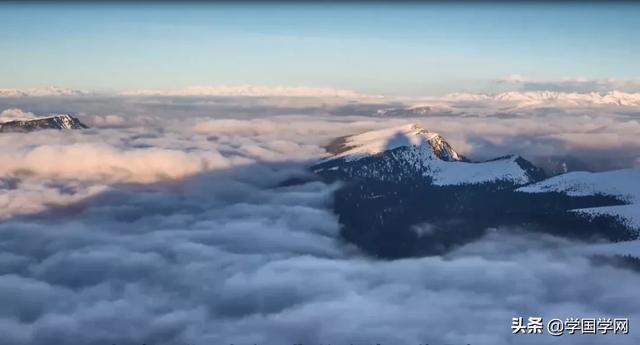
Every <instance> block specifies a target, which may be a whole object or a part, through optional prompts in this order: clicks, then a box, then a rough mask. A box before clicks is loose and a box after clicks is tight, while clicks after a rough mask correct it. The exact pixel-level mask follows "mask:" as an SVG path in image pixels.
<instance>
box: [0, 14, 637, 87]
mask: <svg viewBox="0 0 640 345" xmlns="http://www.w3.org/2000/svg"><path fill="white" fill-rule="evenodd" d="M638 18H640V5H636V4H632V3H619V4H615V5H607V4H604V3H603V4H596V3H587V4H575V3H574V4H562V5H553V4H545V3H528V4H519V5H507V4H500V3H495V4H490V3H485V4H475V5H473V4H469V3H456V4H453V5H446V4H444V3H437V2H436V3H426V4H418V3H405V4H400V5H393V4H391V3H388V4H385V3H373V4H365V3H348V4H337V3H332V4H321V3H316V4H307V5H295V4H292V3H280V4H278V3H270V4H269V3H265V4H256V3H241V4H239V5H233V4H225V3H216V4H203V3H192V4H185V5H177V4H174V5H167V4H165V5H158V4H153V3H144V2H142V3H138V4H135V5H130V4H125V3H111V4H104V5H98V4H90V5H82V4H79V3H65V4H58V5H53V4H52V5H43V4H35V3H34V4H27V5H16V4H7V3H0V22H1V23H2V30H0V76H1V77H0V78H1V79H0V87H38V86H47V85H56V86H62V87H69V88H80V89H88V90H99V91H115V90H130V89H141V88H160V89H175V88H181V87H186V86H190V85H217V84H255V85H266V86H269V85H285V86H322V87H337V88H348V89H354V90H357V91H360V92H368V93H382V94H392V95H393V94H403V95H423V94H424V95H432V94H442V93H447V92H453V91H484V92H491V91H493V90H495V88H496V87H497V86H496V85H495V84H494V83H492V80H495V79H499V78H503V77H506V76H508V75H511V74H519V75H524V76H527V77H529V78H533V79H537V80H544V81H548V80H557V79H561V78H586V79H602V78H619V79H637V78H639V77H640V63H639V62H638V61H640V20H638Z"/></svg>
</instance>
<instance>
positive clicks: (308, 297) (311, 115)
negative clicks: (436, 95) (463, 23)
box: [0, 96, 640, 345]
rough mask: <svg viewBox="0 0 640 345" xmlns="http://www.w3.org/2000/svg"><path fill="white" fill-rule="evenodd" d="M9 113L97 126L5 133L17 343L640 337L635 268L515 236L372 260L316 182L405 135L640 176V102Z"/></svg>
mask: <svg viewBox="0 0 640 345" xmlns="http://www.w3.org/2000/svg"><path fill="white" fill-rule="evenodd" d="M0 106H1V107H0V112H1V114H0V118H3V119H4V120H11V119H17V118H29V117H37V116H41V115H45V114H49V113H71V114H72V115H74V116H77V117H79V118H80V119H81V120H82V121H83V122H85V123H86V124H88V125H90V126H91V128H90V129H87V130H80V131H40V132H32V133H28V134H23V133H0V147H1V148H2V149H1V150H0V162H2V163H1V164H0V210H1V211H0V337H1V338H2V341H1V343H2V344H7V345H36V344H37V345H40V344H42V345H49V344H74V345H75V344H78V345H85V344H86V345H103V344H116V345H121V344H122V345H129V344H132V345H133V344H154V345H156V344H157V345H174V344H175V345H179V344H192V345H200V344H202V345H208V344H236V345H243V344H248V345H249V344H259V345H261V344H264V345H271V344H273V345H277V344H283V345H289V344H305V345H306V344H308V345H316V344H334V345H340V344H345V345H347V344H353V345H356V344H376V343H377V344H398V345H404V344H406V345H413V344H426V343H428V344H431V345H444V344H451V345H457V344H461V345H462V344H472V345H484V344H487V345H501V344H576V345H577V344H580V345H589V344H604V343H615V344H637V343H638V341H639V340H640V338H639V336H638V333H636V332H635V331H634V330H635V329H637V327H638V326H640V325H639V324H638V321H639V320H640V299H639V297H640V293H639V292H638V288H637V287H638V286H640V274H638V273H637V272H634V271H632V270H628V269H623V268H620V267H614V266H611V265H596V264H594V263H593V261H592V260H590V259H589V258H588V257H585V256H583V255H580V254H577V253H576V251H569V250H566V249H567V248H575V247H576V246H581V244H580V243H572V242H567V241H565V240H561V239H557V238H553V237H547V236H531V235H526V233H524V232H521V231H519V230H518V229H498V230H497V231H495V232H491V233H490V234H489V235H487V236H486V237H485V238H483V239H482V240H481V241H479V242H477V243H473V244H470V245H467V246H464V247H461V248H458V249H457V250H455V251H454V252H452V253H450V254H448V255H446V256H436V257H427V258H414V259H405V260H397V261H380V260H376V259H374V258H370V257H367V256H365V255H364V254H363V253H361V252H360V251H359V250H358V249H357V248H354V247H353V246H352V245H350V244H348V243H345V242H344V241H342V240H341V239H340V236H339V231H340V225H339V222H338V220H337V217H336V216H335V215H334V213H333V212H332V205H331V203H332V193H333V192H334V191H335V190H336V188H339V185H337V184H326V183H323V182H321V181H317V180H315V179H313V176H310V174H309V172H308V170H307V168H308V166H309V165H310V164H312V163H313V162H314V161H316V160H317V159H319V158H321V157H323V156H324V155H325V151H324V149H323V146H324V145H326V144H327V143H328V142H330V141H331V140H332V139H333V138H335V137H339V136H343V135H348V134H353V133H358V132H361V131H365V130H368V129H374V128H381V127H386V126H391V125H399V124H405V123H407V122H417V123H420V124H422V125H424V126H425V127H426V128H429V129H432V130H434V131H438V132H440V133H441V134H443V135H444V137H445V138H447V140H448V141H449V142H450V143H451V144H452V145H453V146H454V148H456V149H457V150H459V151H460V152H461V153H463V154H465V155H467V156H469V157H471V158H472V159H488V158H492V157H495V156H497V155H502V154H507V153H518V154H522V155H524V156H525V157H529V156H535V157H541V158H540V159H544V157H564V158H562V159H568V158H566V157H568V156H571V159H574V160H575V161H576V162H580V164H583V165H585V166H588V167H590V168H592V169H595V170H597V169H610V168H618V167H619V168H623V167H634V166H638V164H640V160H639V159H638V152H640V151H639V149H640V141H639V140H638V139H637V138H638V134H639V133H640V122H639V121H638V114H639V110H638V109H634V108H629V107H611V106H602V107H595V108H584V107H579V108H566V107H564V108H554V109H540V108H534V109H517V110H513V109H503V108H500V107H497V106H496V107H494V108H491V109H488V108H487V107H486V105H478V104H469V103H464V104H460V105H458V107H459V108H457V109H458V110H456V112H454V113H446V114H436V115H434V116H427V117H421V118H410V119H409V118H380V117H372V116H363V113H367V112H369V111H370V110H371V109H374V108H376V107H388V106H398V101H392V102H388V103H384V102H381V101H376V103H371V102H369V101H366V102H362V101H361V102H353V103H350V102H348V101H340V102H336V101H324V100H323V101H318V100H301V99H295V100H290V99H264V98H226V97H222V98H210V97H194V98H181V97H139V96H136V97H132V96H118V97H102V98H101V97H88V96H87V97H81V98H73V97H72V98H64V97H63V98H55V99H54V98H7V99H3V100H0ZM372 113H373V112H372ZM356 115H358V116H356ZM506 115H508V116H506ZM291 179H299V180H301V181H308V182H306V183H302V184H294V185H291V184H287V183H285V182H286V181H290V180H291ZM517 316H522V317H525V318H526V317H528V316H542V317H545V318H552V317H556V318H566V317H595V318H598V317H628V318H630V320H631V334H629V335H606V336H605V335H597V336H580V335H565V336H563V337H557V338H556V337H551V336H548V335H512V334H511V327H510V326H511V318H512V317H517Z"/></svg>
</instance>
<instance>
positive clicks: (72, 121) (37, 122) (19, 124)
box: [0, 114, 88, 132]
mask: <svg viewBox="0 0 640 345" xmlns="http://www.w3.org/2000/svg"><path fill="white" fill-rule="evenodd" d="M83 128H88V127H87V126H86V125H85V124H83V123H82V122H80V120H78V119H76V118H75V117H73V116H71V115H66V114H63V115H53V116H48V117H40V118H36V119H32V120H13V121H8V122H2V123H0V132H30V131H34V130H41V129H83Z"/></svg>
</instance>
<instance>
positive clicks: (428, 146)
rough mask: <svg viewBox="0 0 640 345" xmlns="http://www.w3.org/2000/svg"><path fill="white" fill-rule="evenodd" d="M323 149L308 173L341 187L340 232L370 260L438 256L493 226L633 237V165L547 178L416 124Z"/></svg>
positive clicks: (638, 215) (637, 175) (639, 173)
mask: <svg viewBox="0 0 640 345" xmlns="http://www.w3.org/2000/svg"><path fill="white" fill-rule="evenodd" d="M327 151H328V152H329V154H330V156H329V157H327V158H325V159H323V160H321V161H320V162H318V163H317V164H316V165H314V166H313V167H312V170H313V171H314V172H315V173H316V174H318V175H319V176H321V177H322V178H323V179H325V180H328V181H336V180H340V181H343V187H342V188H341V189H340V190H338V191H337V192H336V193H335V200H334V207H335V212H336V213H337V214H338V216H339V219H340V222H341V223H342V226H343V228H342V235H343V237H344V238H345V239H346V240H348V241H350V242H353V243H355V244H356V245H358V246H359V247H360V248H362V249H364V250H365V251H366V252H368V253H369V254H371V255H374V256H378V257H384V258H401V257H407V256H417V255H432V254H441V253H445V252H447V251H448V250H451V249H452V248H455V247H456V246H459V245H462V244H465V243H467V242H469V241H472V240H474V239H476V238H478V237H480V236H482V235H483V234H485V233H486V232H487V231H492V230H496V229H512V230H514V231H516V229H517V231H536V232H546V233H551V234H554V235H557V236H565V237H570V238H579V239H581V240H591V239H593V238H598V239H607V240H610V241H623V240H633V239H637V238H638V230H640V208H638V207H637V206H636V204H635V203H636V202H638V200H640V189H639V188H640V187H639V186H640V170H637V169H630V170H624V171H616V172H607V173H599V174H593V173H584V172H572V173H567V174H563V175H559V176H555V177H552V178H549V179H547V178H546V176H545V174H544V172H543V171H542V170H541V169H539V168H537V167H536V166H534V165H533V164H532V163H530V162H529V161H527V160H526V159H524V158H522V157H520V156H517V155H512V156H507V157H501V158H496V159H493V160H490V161H484V162H472V161H471V160H469V159H468V158H466V157H464V156H462V155H461V154H460V153H458V152H457V151H456V150H455V149H454V148H453V147H452V146H451V145H450V144H449V143H448V142H447V141H446V140H445V139H444V138H443V137H442V136H440V135H439V134H437V133H434V132H431V131H428V130H426V129H424V128H421V127H419V126H417V125H414V124H410V125H406V126H401V127H393V128H388V129H383V130H377V131H371V132H366V133H363V134H358V135H353V136H347V137H341V138H338V139H336V140H334V141H333V142H332V143H331V144H330V145H329V146H328V147H327ZM502 231H505V230H502Z"/></svg>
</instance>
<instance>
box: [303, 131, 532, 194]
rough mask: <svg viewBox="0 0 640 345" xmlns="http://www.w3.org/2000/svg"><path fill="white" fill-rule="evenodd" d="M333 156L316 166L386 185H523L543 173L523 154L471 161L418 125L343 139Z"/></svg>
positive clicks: (321, 170)
mask: <svg viewBox="0 0 640 345" xmlns="http://www.w3.org/2000/svg"><path fill="white" fill-rule="evenodd" d="M328 150H329V151H330V152H332V153H334V155H333V156H331V157H329V158H327V159H325V160H323V161H321V162H320V163H319V164H317V165H316V166H315V167H314V171H316V172H318V173H328V172H335V173H343V174H346V175H348V176H352V177H354V176H358V177H367V178H373V179H378V180H382V181H396V182H397V181H401V180H405V179H415V178H428V179H430V180H431V182H432V183H433V184H435V185H441V186H444V185H459V184H478V183H485V182H508V183H512V184H515V185H523V184H526V183H529V182H532V181H537V180H539V179H540V178H541V175H542V173H541V171H540V170H539V169H537V168H535V167H534V166H533V165H531V163H529V162H527V161H526V160H524V159H523V158H521V157H519V156H508V157H503V158H499V159H495V160H492V161H487V162H479V163H472V162H469V161H468V160H467V159H466V158H464V157H463V156H462V155H460V154H459V153H458V152H456V151H455V150H454V149H453V148H452V147H451V145H449V143H447V142H446V141H445V140H444V138H443V137H442V136H440V135H439V134H437V133H434V132H430V131H428V130H426V129H424V128H421V127H420V126H417V125H415V124H410V125H405V126H400V127H394V128H388V129H383V130H377V131H371V132H366V133H363V134H359V135H354V136H350V137H345V138H340V139H338V140H337V141H336V142H334V143H333V144H332V145H330V146H329V147H328Z"/></svg>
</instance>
